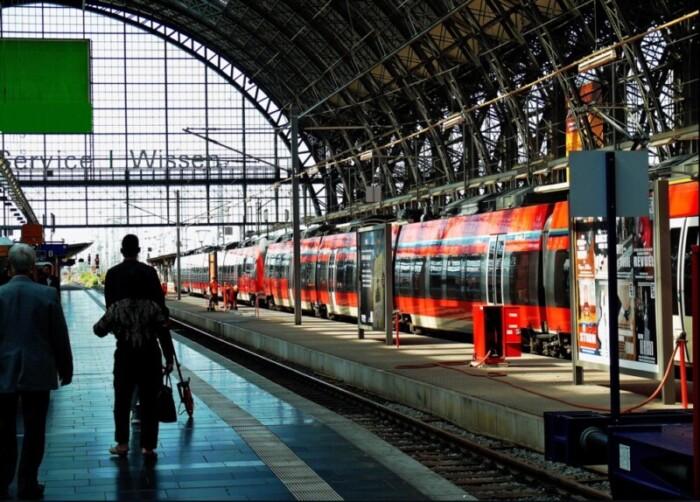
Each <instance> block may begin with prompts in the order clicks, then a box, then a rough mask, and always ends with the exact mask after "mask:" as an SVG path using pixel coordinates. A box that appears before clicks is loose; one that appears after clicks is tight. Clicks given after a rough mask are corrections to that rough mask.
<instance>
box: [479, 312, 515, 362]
mask: <svg viewBox="0 0 700 502" xmlns="http://www.w3.org/2000/svg"><path fill="white" fill-rule="evenodd" d="M472 313H473V319H474V359H475V360H477V361H483V362H484V364H499V363H503V362H505V359H506V357H520V356H521V355H522V337H521V335H520V310H519V309H518V308H517V307H504V306H502V305H478V306H475V307H474V308H473V310H472Z"/></svg>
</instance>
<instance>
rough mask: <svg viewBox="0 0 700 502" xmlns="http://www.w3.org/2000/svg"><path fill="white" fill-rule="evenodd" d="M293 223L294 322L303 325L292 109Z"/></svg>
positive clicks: (295, 125) (295, 122)
mask: <svg viewBox="0 0 700 502" xmlns="http://www.w3.org/2000/svg"><path fill="white" fill-rule="evenodd" d="M291 115H292V116H291V126H292V138H291V143H292V145H291V146H292V151H291V153H292V225H293V227H294V230H293V232H294V251H293V253H294V261H293V270H294V280H293V283H294V324H295V325H297V326H300V325H301V229H300V228H299V227H300V221H299V117H298V116H297V115H296V114H295V112H294V111H292V114H291Z"/></svg>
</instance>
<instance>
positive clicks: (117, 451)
mask: <svg viewBox="0 0 700 502" xmlns="http://www.w3.org/2000/svg"><path fill="white" fill-rule="evenodd" d="M109 453H110V454H111V455H118V456H120V457H126V455H127V454H128V453H129V447H128V446H121V445H116V446H112V447H111V448H110V449H109Z"/></svg>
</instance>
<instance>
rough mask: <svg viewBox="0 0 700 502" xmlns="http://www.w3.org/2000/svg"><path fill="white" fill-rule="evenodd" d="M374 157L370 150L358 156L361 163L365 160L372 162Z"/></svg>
mask: <svg viewBox="0 0 700 502" xmlns="http://www.w3.org/2000/svg"><path fill="white" fill-rule="evenodd" d="M373 156H374V152H373V151H372V150H367V151H365V152H362V153H361V154H360V160H361V161H362V162H365V161H367V160H372V157H373Z"/></svg>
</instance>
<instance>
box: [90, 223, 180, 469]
mask: <svg viewBox="0 0 700 502" xmlns="http://www.w3.org/2000/svg"><path fill="white" fill-rule="evenodd" d="M140 251H141V249H140V248H139V241H138V238H137V237H136V236H135V235H127V236H125V237H124V239H123V240H122V249H121V252H122V255H123V256H124V261H123V262H122V263H120V264H119V265H116V266H114V267H112V268H111V269H109V270H108V271H107V276H106V278H105V302H106V305H107V312H106V313H105V315H104V316H103V317H102V319H100V321H99V322H98V323H97V324H96V325H95V327H94V331H95V334H97V335H98V336H105V335H106V334H107V333H108V332H110V331H111V332H113V333H114V334H115V337H116V339H117V350H116V351H115V352H114V424H115V441H116V442H117V445H116V446H114V447H112V448H110V453H112V454H113V455H120V456H123V455H125V454H126V453H127V451H128V443H129V412H130V410H131V407H132V406H131V403H132V397H133V395H134V392H135V391H136V389H137V388H138V392H139V401H140V404H141V447H142V450H143V453H144V455H146V456H147V457H150V458H155V452H154V451H153V450H154V449H155V447H156V444H157V441H158V418H157V413H156V411H157V410H156V408H155V404H156V398H157V393H158V390H159V389H160V385H161V376H162V355H161V348H162V353H163V355H164V356H165V362H166V367H165V371H166V372H170V371H172V367H173V354H174V349H173V342H172V338H171V337H170V332H169V331H168V328H167V320H168V310H167V308H166V307H165V299H164V296H163V290H162V289H161V286H160V282H159V280H158V275H157V274H156V271H155V269H154V268H153V267H150V266H148V265H145V264H143V263H141V262H139V261H138V255H139V252H140ZM159 342H160V346H159Z"/></svg>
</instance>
